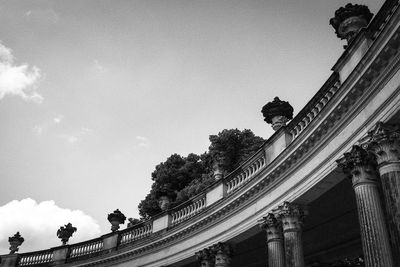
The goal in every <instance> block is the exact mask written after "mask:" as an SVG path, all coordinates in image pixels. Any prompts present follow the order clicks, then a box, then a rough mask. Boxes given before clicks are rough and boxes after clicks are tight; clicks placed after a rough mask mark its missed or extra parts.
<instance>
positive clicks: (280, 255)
mask: <svg viewBox="0 0 400 267" xmlns="http://www.w3.org/2000/svg"><path fill="white" fill-rule="evenodd" d="M259 225H260V227H261V228H262V229H265V231H266V233H267V246H268V266H269V267H285V251H284V249H283V234H282V225H281V223H280V222H279V221H278V220H277V219H276V217H275V215H274V214H273V213H268V215H267V216H266V217H263V218H262V219H261V220H260V221H259Z"/></svg>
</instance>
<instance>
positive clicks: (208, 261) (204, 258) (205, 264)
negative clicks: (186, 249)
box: [196, 248, 215, 267]
mask: <svg viewBox="0 0 400 267" xmlns="http://www.w3.org/2000/svg"><path fill="white" fill-rule="evenodd" d="M196 257H197V260H198V261H199V263H200V266H201V267H214V262H215V257H214V255H213V253H212V251H211V250H210V249H208V248H205V249H203V250H200V251H199V252H196Z"/></svg>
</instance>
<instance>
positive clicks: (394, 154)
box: [362, 122, 400, 165]
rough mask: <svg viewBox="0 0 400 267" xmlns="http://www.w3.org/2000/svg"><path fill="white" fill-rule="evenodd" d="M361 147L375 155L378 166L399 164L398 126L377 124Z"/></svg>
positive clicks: (399, 142) (399, 138) (399, 136)
mask: <svg viewBox="0 0 400 267" xmlns="http://www.w3.org/2000/svg"><path fill="white" fill-rule="evenodd" d="M363 141H364V142H363V144H362V146H363V147H365V148H366V149H367V150H369V151H371V152H372V153H374V154H375V156H376V160H377V162H378V165H383V164H387V163H393V162H399V160H400V125H395V124H385V123H383V122H378V123H377V124H376V125H375V127H374V129H372V130H371V131H370V132H369V133H368V136H367V137H366V138H365V139H364V140H363Z"/></svg>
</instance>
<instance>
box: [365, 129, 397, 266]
mask: <svg viewBox="0 0 400 267" xmlns="http://www.w3.org/2000/svg"><path fill="white" fill-rule="evenodd" d="M399 128H400V127H399V126H396V125H385V124H383V123H382V122H379V123H377V125H376V126H375V128H374V130H372V131H371V132H369V134H368V139H369V140H368V142H367V143H366V144H365V147H366V148H367V149H368V150H370V151H371V152H373V153H374V154H375V156H376V160H377V163H378V171H379V174H380V177H381V182H382V191H383V195H384V198H385V209H386V215H387V217H388V218H387V219H388V226H389V233H390V241H391V247H392V252H393V256H394V261H395V266H400V160H399V159H400V129H399Z"/></svg>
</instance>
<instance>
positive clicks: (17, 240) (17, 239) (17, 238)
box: [8, 232, 24, 254]
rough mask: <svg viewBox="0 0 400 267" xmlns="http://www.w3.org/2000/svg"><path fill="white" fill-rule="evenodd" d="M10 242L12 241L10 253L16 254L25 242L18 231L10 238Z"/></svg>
mask: <svg viewBox="0 0 400 267" xmlns="http://www.w3.org/2000/svg"><path fill="white" fill-rule="evenodd" d="M8 242H9V243H10V254H14V253H15V252H17V251H18V250H19V248H18V247H19V246H21V245H22V243H23V242H24V238H23V237H22V236H21V235H20V234H19V232H17V233H16V234H15V235H14V236H11V237H9V238H8Z"/></svg>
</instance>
